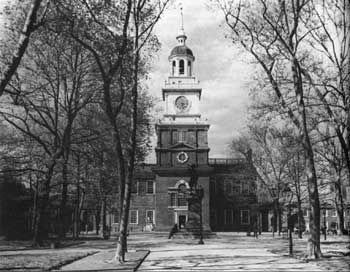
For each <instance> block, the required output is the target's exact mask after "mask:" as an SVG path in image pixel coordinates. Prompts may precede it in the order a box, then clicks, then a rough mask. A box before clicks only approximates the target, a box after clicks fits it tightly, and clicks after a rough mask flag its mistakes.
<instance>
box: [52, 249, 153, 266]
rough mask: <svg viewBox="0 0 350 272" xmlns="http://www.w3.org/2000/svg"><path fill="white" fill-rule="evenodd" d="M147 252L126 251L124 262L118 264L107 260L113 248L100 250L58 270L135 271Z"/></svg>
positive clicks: (112, 255)
mask: <svg viewBox="0 0 350 272" xmlns="http://www.w3.org/2000/svg"><path fill="white" fill-rule="evenodd" d="M148 253H149V251H148V250H143V251H136V252H130V253H127V254H126V256H125V259H126V262H125V263H123V264H119V263H118V262H112V263H110V262H107V261H108V260H111V259H112V258H113V257H114V254H115V249H113V250H102V251H100V252H99V253H97V254H94V255H91V256H88V257H86V258H83V259H81V260H78V261H76V262H73V263H71V264H68V265H65V266H63V267H61V268H60V269H59V271H105V270H106V271H107V270H108V271H135V270H136V269H137V267H139V265H140V264H141V262H142V261H143V260H144V259H145V257H146V256H147V254H148Z"/></svg>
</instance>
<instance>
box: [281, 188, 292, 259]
mask: <svg viewBox="0 0 350 272" xmlns="http://www.w3.org/2000/svg"><path fill="white" fill-rule="evenodd" d="M282 192H283V194H284V195H285V197H286V198H287V199H289V201H288V204H287V206H288V216H287V226H288V244H289V256H293V236H292V231H293V222H292V220H291V219H292V218H291V214H292V203H291V202H292V199H293V192H292V190H291V189H290V188H289V187H286V188H285V189H284V190H283V191H282Z"/></svg>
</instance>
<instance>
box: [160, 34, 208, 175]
mask: <svg viewBox="0 0 350 272" xmlns="http://www.w3.org/2000/svg"><path fill="white" fill-rule="evenodd" d="M176 39H177V42H178V45H177V46H175V47H174V49H173V50H172V51H171V53H170V56H169V58H168V60H169V76H168V78H167V80H166V82H165V86H164V87H163V88H162V96H163V101H164V102H165V113H164V115H163V118H162V119H161V120H159V122H158V123H157V124H156V131H157V137H158V142H157V147H156V156H157V165H158V166H160V167H177V168H187V167H188V165H192V164H194V165H198V166H200V165H208V152H209V147H208V136H207V135H208V129H209V124H208V122H207V121H206V120H203V119H202V118H201V113H200V101H201V96H202V88H201V87H200V84H199V81H198V80H197V79H196V77H195V76H194V73H193V66H194V60H195V57H194V55H193V53H192V50H191V49H190V48H188V47H187V45H186V39H187V37H186V35H185V32H184V30H183V28H182V29H181V30H180V32H179V34H178V35H177V37H176Z"/></svg>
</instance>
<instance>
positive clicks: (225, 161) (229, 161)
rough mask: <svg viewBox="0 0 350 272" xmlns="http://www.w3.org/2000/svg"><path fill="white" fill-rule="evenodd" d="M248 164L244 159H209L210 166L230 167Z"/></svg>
mask: <svg viewBox="0 0 350 272" xmlns="http://www.w3.org/2000/svg"><path fill="white" fill-rule="evenodd" d="M244 162H246V160H245V159H243V158H231V159H227V158H213V159H209V164H212V165H230V164H237V163H244Z"/></svg>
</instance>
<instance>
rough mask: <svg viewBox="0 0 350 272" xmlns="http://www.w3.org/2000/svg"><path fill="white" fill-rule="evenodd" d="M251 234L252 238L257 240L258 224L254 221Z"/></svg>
mask: <svg viewBox="0 0 350 272" xmlns="http://www.w3.org/2000/svg"><path fill="white" fill-rule="evenodd" d="M253 232H254V237H255V238H258V224H257V222H256V221H254V224H253Z"/></svg>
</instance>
